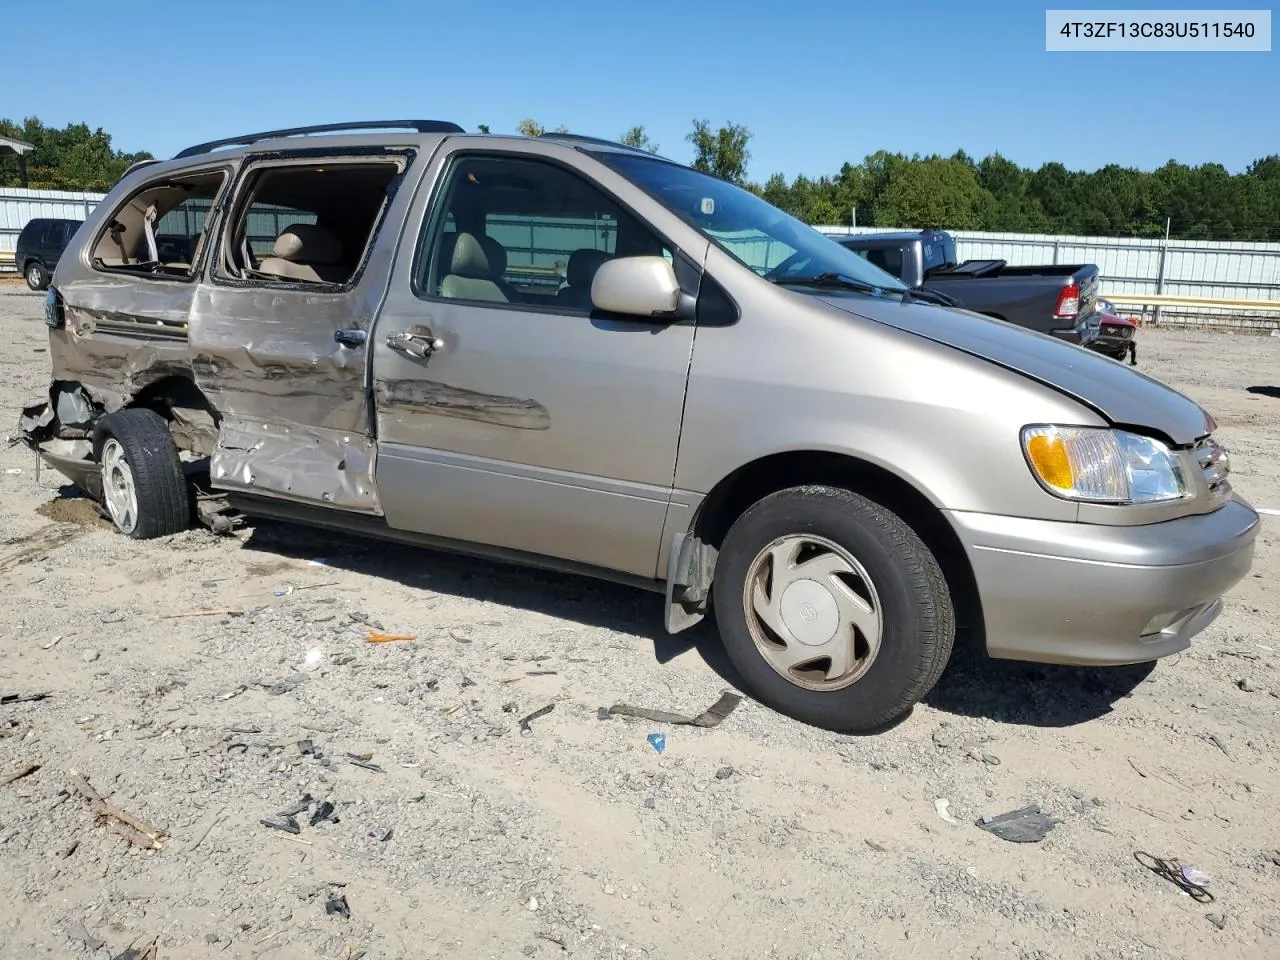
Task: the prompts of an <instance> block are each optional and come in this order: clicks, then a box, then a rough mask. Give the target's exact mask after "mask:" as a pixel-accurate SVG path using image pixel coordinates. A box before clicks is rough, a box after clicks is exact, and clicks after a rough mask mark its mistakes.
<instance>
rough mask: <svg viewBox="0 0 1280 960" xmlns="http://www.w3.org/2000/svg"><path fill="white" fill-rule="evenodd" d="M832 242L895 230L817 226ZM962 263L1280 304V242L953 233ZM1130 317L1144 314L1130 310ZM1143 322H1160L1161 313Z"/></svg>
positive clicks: (1248, 317)
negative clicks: (1089, 269) (1049, 267)
mask: <svg viewBox="0 0 1280 960" xmlns="http://www.w3.org/2000/svg"><path fill="white" fill-rule="evenodd" d="M818 229H819V230H821V231H822V232H823V233H827V234H830V235H832V236H848V235H849V234H857V233H881V232H889V231H888V229H887V228H884V227H832V226H821V227H818ZM949 232H950V233H951V235H952V236H953V237H955V240H956V256H957V258H958V259H960V260H1007V261H1008V262H1009V263H1010V264H1011V265H1014V266H1021V265H1029V264H1037V263H1094V264H1097V265H1098V270H1099V271H1100V272H1101V274H1102V284H1101V287H1102V292H1103V295H1104V296H1105V295H1106V294H1108V293H1111V294H1117V295H1119V294H1139V295H1153V294H1154V295H1164V296H1182V297H1204V298H1211V299H1215V300H1237V301H1239V300H1270V301H1280V243H1248V242H1228V241H1213V240H1178V239H1177V238H1173V239H1171V240H1169V241H1167V242H1166V241H1165V240H1163V239H1157V240H1138V239H1124V238H1119V237H1076V236H1053V235H1051V234H1028V233H983V232H979V231H975V230H953V231H949ZM1124 312H1125V313H1126V314H1131V313H1137V312H1138V311H1137V310H1128V309H1125V310H1124ZM1144 312H1145V316H1144V319H1147V320H1153V319H1156V314H1155V310H1154V309H1150V310H1146V311H1144ZM1158 319H1159V322H1160V323H1162V324H1180V325H1195V326H1212V327H1227V328H1233V329H1238V330H1242V331H1244V330H1247V331H1257V332H1265V331H1267V330H1269V329H1272V328H1274V327H1276V326H1278V325H1280V318H1277V315H1276V314H1275V313H1274V312H1273V311H1268V312H1262V311H1254V310H1249V309H1247V308H1239V307H1233V308H1221V309H1217V308H1207V307H1185V306H1183V307H1168V306H1165V307H1160V308H1159V315H1158Z"/></svg>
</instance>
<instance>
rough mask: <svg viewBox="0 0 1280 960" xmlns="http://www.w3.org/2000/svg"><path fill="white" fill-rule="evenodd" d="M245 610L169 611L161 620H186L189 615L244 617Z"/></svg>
mask: <svg viewBox="0 0 1280 960" xmlns="http://www.w3.org/2000/svg"><path fill="white" fill-rule="evenodd" d="M243 616H244V611H243V610H196V611H193V612H192V613H169V614H166V615H165V616H163V617H161V618H160V619H161V620H185V619H187V618H188V617H243Z"/></svg>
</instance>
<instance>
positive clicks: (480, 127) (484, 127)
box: [476, 123, 491, 133]
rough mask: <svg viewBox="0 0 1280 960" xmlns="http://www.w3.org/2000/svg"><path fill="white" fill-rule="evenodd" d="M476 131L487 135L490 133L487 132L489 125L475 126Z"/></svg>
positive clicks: (479, 124) (480, 124)
mask: <svg viewBox="0 0 1280 960" xmlns="http://www.w3.org/2000/svg"><path fill="white" fill-rule="evenodd" d="M476 130H477V131H479V132H480V133H489V132H491V131H490V130H489V125H488V124H487V123H478V124H476Z"/></svg>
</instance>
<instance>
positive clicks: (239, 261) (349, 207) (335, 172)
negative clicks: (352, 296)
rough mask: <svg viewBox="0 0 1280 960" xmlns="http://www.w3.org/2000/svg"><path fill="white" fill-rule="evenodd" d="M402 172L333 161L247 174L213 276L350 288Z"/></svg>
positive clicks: (394, 164)
mask: <svg viewBox="0 0 1280 960" xmlns="http://www.w3.org/2000/svg"><path fill="white" fill-rule="evenodd" d="M404 167H405V162H404V161H402V160H399V159H397V160H378V161H349V160H348V161H340V160H334V161H325V162H320V163H317V162H315V161H309V162H306V163H302V162H298V163H289V164H282V165H270V166H262V167H261V168H260V169H258V170H256V171H252V172H250V174H249V177H248V179H247V181H246V184H245V187H244V189H243V191H242V192H241V195H240V199H239V200H238V201H237V204H236V208H235V212H234V213H233V215H232V216H231V218H229V220H228V221H227V222H228V227H227V229H226V231H224V235H223V243H222V252H221V256H220V258H219V261H218V266H217V271H216V273H217V276H219V277H221V278H223V279H228V280H233V281H235V280H239V281H251V282H254V283H287V284H306V285H314V286H317V287H319V288H320V289H321V290H323V289H324V288H325V287H343V286H345V285H347V284H350V283H354V282H355V280H356V279H357V277H358V276H359V273H360V269H361V267H362V265H363V264H364V262H365V259H366V257H367V256H368V251H369V248H370V246H371V244H372V242H373V239H374V237H375V236H376V235H377V230H378V226H379V224H380V223H381V222H382V218H383V215H384V214H385V212H386V209H387V205H388V203H389V202H390V200H391V197H392V196H393V195H394V194H395V190H396V187H397V186H398V185H399V183H400V174H401V173H402V171H403V170H404Z"/></svg>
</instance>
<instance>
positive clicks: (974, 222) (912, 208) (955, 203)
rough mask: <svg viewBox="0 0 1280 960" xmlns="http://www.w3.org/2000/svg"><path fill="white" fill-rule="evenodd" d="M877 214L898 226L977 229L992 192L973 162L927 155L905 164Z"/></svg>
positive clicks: (987, 212) (988, 209) (987, 211)
mask: <svg viewBox="0 0 1280 960" xmlns="http://www.w3.org/2000/svg"><path fill="white" fill-rule="evenodd" d="M880 204H881V206H880V210H879V211H878V212H877V217H878V218H880V217H883V219H884V220H885V221H886V222H890V223H894V224H896V225H898V226H901V227H912V228H916V227H919V228H927V227H945V228H948V229H951V230H976V229H979V228H980V227H981V226H982V224H983V222H984V220H986V219H987V218H988V217H989V216H990V215H991V212H992V208H993V207H994V202H993V200H992V197H991V194H989V193H988V192H987V191H986V190H984V189H983V188H982V186H981V185H980V184H979V183H978V177H977V174H976V172H975V170H974V168H973V166H972V165H970V164H967V163H965V162H963V161H961V160H957V159H955V158H950V159H943V158H942V157H927V158H925V159H923V160H914V161H912V162H911V163H909V164H907V165H906V167H905V168H904V169H903V171H902V173H901V174H899V175H898V176H895V177H894V179H893V180H892V181H891V182H890V183H889V185H888V186H887V187H886V188H885V192H884V195H883V196H882V198H881V201H880Z"/></svg>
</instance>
